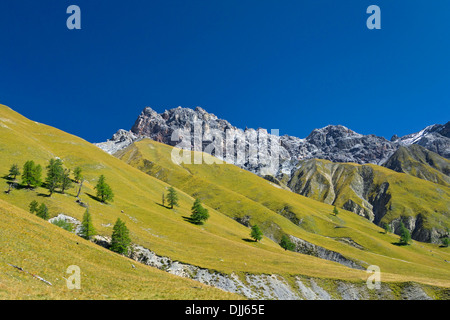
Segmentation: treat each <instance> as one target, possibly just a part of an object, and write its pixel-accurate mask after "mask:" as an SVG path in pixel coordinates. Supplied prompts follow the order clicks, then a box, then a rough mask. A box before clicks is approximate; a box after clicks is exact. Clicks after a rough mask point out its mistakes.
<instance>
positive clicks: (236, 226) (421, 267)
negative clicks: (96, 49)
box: [0, 105, 450, 297]
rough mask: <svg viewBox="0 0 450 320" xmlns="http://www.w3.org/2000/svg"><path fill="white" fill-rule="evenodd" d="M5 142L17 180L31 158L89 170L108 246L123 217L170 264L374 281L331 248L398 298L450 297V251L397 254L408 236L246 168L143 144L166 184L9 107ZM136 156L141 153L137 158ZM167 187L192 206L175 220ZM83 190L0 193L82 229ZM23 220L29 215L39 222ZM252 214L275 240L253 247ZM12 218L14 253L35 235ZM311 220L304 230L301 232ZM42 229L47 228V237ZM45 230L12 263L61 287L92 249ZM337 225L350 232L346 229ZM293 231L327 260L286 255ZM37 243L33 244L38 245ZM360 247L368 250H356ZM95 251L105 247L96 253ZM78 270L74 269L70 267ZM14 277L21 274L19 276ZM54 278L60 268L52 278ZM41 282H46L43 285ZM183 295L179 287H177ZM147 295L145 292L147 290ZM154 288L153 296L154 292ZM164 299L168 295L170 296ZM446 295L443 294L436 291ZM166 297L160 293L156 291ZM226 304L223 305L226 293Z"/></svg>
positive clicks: (3, 117)
mask: <svg viewBox="0 0 450 320" xmlns="http://www.w3.org/2000/svg"><path fill="white" fill-rule="evenodd" d="M0 137H1V139H0V150H1V152H0V172H3V174H5V175H6V174H7V172H8V169H9V167H10V166H11V165H12V164H14V163H17V164H19V167H21V165H22V164H23V163H24V162H25V161H26V160H34V161H35V162H37V163H39V164H41V165H42V166H44V167H45V165H46V164H47V163H48V161H49V160H50V159H51V158H54V157H59V158H60V159H62V161H63V163H64V165H65V166H66V167H67V168H70V169H73V168H74V167H76V166H81V167H82V169H83V173H84V176H85V179H86V181H85V183H84V184H83V189H82V193H81V199H82V200H83V201H84V202H87V203H89V206H90V211H91V213H92V215H93V220H94V226H95V228H96V229H97V231H98V233H99V234H100V235H102V236H110V235H111V232H112V224H114V222H115V221H116V219H117V218H118V217H120V218H121V219H122V220H124V221H125V222H126V224H127V226H128V228H129V229H130V235H131V238H132V240H133V242H134V243H136V244H139V245H141V246H143V247H145V248H149V249H151V250H152V251H154V252H156V253H157V254H158V255H160V256H165V257H169V258H170V259H172V260H173V261H178V262H182V263H187V264H190V265H194V266H200V267H202V268H207V269H209V270H215V272H216V273H221V274H227V275H233V276H235V277H238V278H243V279H245V278H246V277H249V276H252V275H257V274H268V275H274V276H275V275H276V276H277V277H279V276H282V277H284V279H287V280H286V281H288V283H289V285H290V286H291V287H292V288H295V290H298V287H296V285H295V281H294V280H293V279H295V277H298V276H301V277H315V278H316V279H319V278H320V279H322V280H321V281H324V283H330V284H336V281H351V282H356V283H359V284H363V283H365V279H366V277H367V273H366V272H365V271H364V270H359V269H357V268H349V267H348V266H345V265H343V264H342V263H339V262H338V261H334V262H333V261H330V260H327V259H325V257H323V255H322V253H321V252H323V251H322V250H321V249H320V248H323V249H326V250H328V251H325V253H327V252H328V253H330V252H331V251H332V252H335V253H338V254H340V256H338V258H340V257H341V256H342V257H344V258H345V259H347V260H350V261H355V262H356V263H358V264H360V265H363V267H364V266H367V265H368V264H376V265H379V266H380V267H381V268H382V270H383V279H384V280H383V281H384V283H385V284H386V285H387V286H388V287H389V288H391V289H392V290H393V289H394V288H395V287H396V286H397V285H398V284H399V283H406V282H411V281H413V282H416V283H420V284H422V285H423V284H429V285H433V286H440V287H444V288H448V287H450V273H449V270H448V264H447V262H445V260H447V261H449V260H450V253H449V252H448V248H447V249H446V248H439V247H438V246H435V245H431V244H417V243H413V245H411V246H407V247H401V246H396V245H393V244H392V243H396V242H397V241H398V237H397V236H395V235H392V234H387V235H385V234H382V233H380V231H381V229H380V228H378V227H377V226H375V225H373V224H371V223H370V222H369V221H367V220H366V219H364V218H362V217H359V216H357V215H354V214H352V213H350V212H345V211H343V212H342V214H341V215H340V216H339V217H334V216H332V215H331V214H330V212H332V209H333V207H332V206H329V205H327V204H323V203H320V202H317V201H314V200H312V199H308V198H305V197H302V196H300V195H296V194H294V193H292V192H289V191H286V190H282V189H279V188H278V187H276V186H274V185H272V184H271V183H269V182H268V181H266V180H264V179H262V178H260V177H258V176H256V175H254V174H251V173H249V172H247V171H245V170H242V169H239V168H238V167H236V166H232V165H225V166H224V165H195V166H191V167H186V166H178V165H175V164H174V163H172V162H171V161H170V154H171V152H172V150H173V148H172V147H170V146H167V145H163V144H159V143H156V142H153V144H152V143H151V141H150V143H149V144H147V142H148V141H144V140H142V141H140V142H138V143H137V144H140V143H142V146H146V148H147V150H146V152H149V153H150V155H151V154H153V155H154V156H157V157H158V159H153V160H154V161H151V160H148V161H150V162H151V163H146V164H145V163H144V164H145V165H147V166H148V165H150V166H152V168H153V169H154V170H157V172H159V174H160V177H159V179H157V178H155V177H152V176H149V175H148V174H145V173H143V172H142V171H140V170H138V169H136V168H133V167H132V166H130V165H128V164H126V163H125V162H124V161H122V160H119V159H117V158H115V157H113V156H111V155H109V154H107V153H105V152H103V151H102V150H100V149H99V148H97V147H95V146H93V145H92V144H90V143H88V142H86V141H84V140H83V139H80V138H77V137H75V136H72V135H70V134H67V133H64V132H62V131H60V130H57V129H55V128H52V127H49V126H46V125H43V124H39V123H36V122H34V121H30V120H28V119H26V118H24V117H23V116H21V115H19V114H17V113H16V112H14V111H12V110H11V109H9V108H7V107H5V106H1V105H0ZM128 151H130V152H132V151H133V150H131V148H130V150H128ZM127 155H129V160H130V163H131V162H132V161H134V160H136V161H140V160H142V161H144V159H145V157H143V156H141V159H140V160H138V157H133V156H132V154H131V153H129V154H127ZM124 160H125V158H124ZM100 174H104V175H105V177H106V180H107V182H108V183H109V184H110V185H111V188H112V189H113V191H114V193H115V199H114V202H113V203H110V204H107V205H105V204H102V203H100V202H98V201H97V200H96V198H95V190H94V185H95V183H96V182H97V179H98V176H99V175H100ZM164 175H165V176H166V178H164ZM165 179H166V180H165ZM161 180H165V181H167V182H169V183H170V184H173V185H174V186H175V187H177V188H178V193H179V198H180V207H178V208H176V209H175V210H169V209H167V208H165V207H163V206H162V205H161V195H162V194H163V193H165V192H167V187H168V186H169V185H168V184H167V183H166V182H165V181H161ZM0 181H3V183H4V188H5V189H6V188H7V182H8V179H7V178H3V179H2V180H0ZM237 182H239V183H237ZM76 191H77V190H76V189H70V190H69V191H68V192H67V193H66V194H61V193H58V192H56V193H54V194H53V195H52V196H51V197H48V196H47V195H48V190H47V189H45V188H42V187H40V188H37V189H35V190H28V189H26V188H17V189H13V190H12V191H11V192H10V193H9V194H6V193H3V192H2V193H1V194H0V200H2V202H1V204H0V207H2V210H9V209H8V206H12V207H13V208H14V207H17V208H19V211H20V210H24V211H27V210H28V205H29V203H30V202H31V201H32V200H36V201H38V202H40V203H42V202H43V203H45V204H46V205H47V206H48V207H49V211H50V214H51V216H52V217H53V216H56V215H58V214H60V213H64V214H66V215H69V216H71V217H74V218H76V219H78V220H81V219H82V215H83V213H84V211H85V209H84V208H83V207H81V206H80V205H79V204H78V203H76V202H75V200H76V198H75V195H76ZM216 191H218V192H219V191H220V192H223V193H222V194H219V195H223V197H220V196H218V194H217V193H216ZM197 196H200V197H201V198H202V199H203V201H204V203H205V204H206V207H207V208H208V209H209V212H210V216H211V217H210V219H209V220H208V222H207V223H206V224H205V225H203V226H197V225H193V224H191V223H189V222H188V221H186V218H185V217H188V216H189V215H190V208H191V206H192V204H193V202H194V197H197ZM11 210H12V209H11ZM11 210H10V211H11ZM280 210H282V211H280ZM12 212H14V210H12ZM21 212H22V215H25V216H26V215H27V214H28V213H25V212H23V211H21ZM247 215H248V216H250V219H249V220H248V222H249V223H250V224H254V223H259V224H261V226H262V227H263V229H264V231H265V233H266V234H267V236H268V237H264V238H263V240H262V241H261V242H257V243H255V242H252V241H248V237H249V233H250V230H249V228H248V227H247V226H246V225H245V224H246V223H245V221H246V216H247ZM232 217H234V218H239V217H240V218H242V219H243V220H240V222H241V223H238V222H237V221H236V220H234V219H232ZM29 218H30V219H34V220H33V221H36V219H37V218H35V217H33V216H31V215H30V216H29ZM11 220H12V219H9V221H6V222H5V224H4V225H2V229H1V230H7V231H6V232H7V233H10V234H9V235H8V237H7V238H0V239H8V241H12V243H14V238H13V236H14V235H16V234H17V230H20V229H24V230H25V229H27V228H28V227H27V226H26V225H25V222H23V221H16V225H13V223H12V221H11ZM300 221H302V223H301V224H300V225H298V222H300ZM42 224H43V226H44V227H45V228H44V227H40V226H41V225H42ZM243 224H244V225H243ZM38 225H39V228H41V229H40V230H42V232H34V231H29V232H25V233H24V235H23V237H22V236H21V237H17V238H18V239H20V241H17V244H16V243H14V246H12V247H10V248H11V249H10V250H9V251H8V252H7V253H6V254H5V255H2V258H3V257H13V256H14V255H16V256H17V257H18V259H21V260H18V261H14V262H15V263H13V264H16V265H20V262H21V261H22V262H23V264H22V265H21V267H23V268H24V269H25V270H29V271H30V272H36V273H37V274H39V275H40V276H42V277H44V278H46V277H47V278H48V279H47V280H51V279H55V278H56V277H57V276H56V273H58V274H59V267H58V268H57V270H56V269H53V267H52V266H51V264H52V263H53V262H52V259H53V258H52V257H55V256H64V254H66V256H67V257H68V259H69V258H70V254H68V253H66V249H68V250H71V248H72V246H73V247H75V246H79V245H76V242H79V243H80V240H81V239H80V238H78V237H76V236H74V235H71V234H69V233H67V236H68V238H67V245H65V244H64V243H66V242H63V241H62V240H55V241H52V242H50V243H51V244H53V243H58V241H60V243H62V244H61V246H59V247H58V248H56V249H53V248H52V247H51V246H50V243H49V242H46V241H47V240H45V239H51V238H52V237H53V233H54V230H56V232H57V234H61V233H63V234H64V235H65V234H66V231H63V230H61V229H58V228H56V227H54V226H52V225H50V224H49V223H48V222H45V221H40V220H39V223H38ZM47 226H48V228H47ZM336 226H341V227H340V228H336ZM281 232H283V233H287V234H289V235H291V236H293V237H295V238H296V239H301V240H304V241H307V242H308V243H309V244H312V245H314V246H315V247H314V248H316V249H317V252H318V253H317V255H311V254H302V253H297V252H290V251H285V250H283V249H282V248H281V247H280V246H279V245H278V243H277V242H276V241H273V240H277V239H278V238H277V237H278V236H279V235H280V234H281ZM47 233H48V234H47ZM27 235H32V237H33V238H32V239H31V236H30V237H27ZM272 239H273V240H272ZM348 239H351V240H352V241H353V242H352V241H350V240H348ZM77 240H78V241H77ZM0 241H3V240H0ZM81 241H82V240H81ZM41 242H42V243H43V244H42V253H39V252H40V250H39V248H40V243H41ZM83 243H84V242H83ZM354 243H357V244H359V245H360V246H362V247H363V248H364V249H360V248H358V247H356V245H354ZM87 245H88V246H89V247H90V246H93V244H90V243H88V244H87ZM319 247H320V248H319ZM27 248H28V249H29V250H27ZM80 248H81V249H82V250H81V249H80V251H78V253H79V256H78V257H79V259H80V260H81V261H88V259H89V258H88V257H86V256H83V255H84V248H85V247H80ZM95 248H96V249H97V247H95ZM98 249H99V250H102V251H101V252H106V254H107V255H113V256H117V255H114V254H112V253H110V252H108V251H104V249H101V248H99V247H98ZM21 250H22V251H21ZM16 251H17V252H16ZM2 252H3V251H2ZM33 252H38V253H39V254H37V255H36V257H37V258H36V259H35V260H34V261H35V262H33V263H32V264H34V266H33V265H32V264H29V263H30V261H32V260H25V259H29V257H30V255H31V254H33ZM41 254H42V255H44V257H43V259H41V258H40V256H39V255H41ZM46 255H48V256H46ZM41 257H42V256H41ZM105 259H106V260H108V263H109V261H110V262H111V263H114V259H112V258H111V259H110V258H109V256H108V257H105ZM121 259H125V258H121ZM69 260H71V259H69ZM102 260H103V259H100V258H99V259H98V260H95V261H99V262H98V264H97V265H93V266H90V267H89V266H85V267H83V268H87V269H88V270H94V269H98V270H100V269H101V263H102ZM347 260H346V261H347ZM27 261H28V262H27ZM124 261H129V260H126V259H125V260H124ZM5 262H7V261H5ZM66 262H67V261H66V260H64V265H65V264H66ZM80 263H81V262H80ZM49 264H50V266H49ZM70 264H77V263H76V262H75V263H73V262H71V263H70ZM7 268H10V267H9V266H7ZM139 268H140V266H137V269H139ZM41 270H42V271H41ZM45 270H49V271H48V273H47V271H45ZM51 270H53V271H51ZM139 270H140V269H139ZM146 270H147V269H146ZM44 271H45V272H44ZM14 272H15V271H14ZM89 274H91V273H89ZM111 274H112V273H109V274H108V273H107V274H106V275H105V277H104V278H101V282H100V286H101V287H102V286H106V285H107V284H105V282H106V281H107V279H108V277H109V276H111ZM49 275H50V276H49ZM125 277H126V276H125ZM134 279H135V278H133V281H134ZM170 279H172V278H170ZM32 280H33V281H35V279H32ZM291 280H292V281H291ZM25 281H26V280H24V279H23V278H20V280H18V281H15V282H9V283H7V284H5V285H4V286H3V287H2V290H3V292H4V294H5V295H7V296H14V290H15V289H14V287H13V286H15V287H16V288H18V289H17V291H16V292H17V296H19V295H21V294H22V293H23V291H26V290H28V289H27V288H28V284H27V282H25ZM162 281H163V280H162ZM121 283H122V285H123V287H127V288H128V289H129V290H130V293H129V295H130V296H131V297H137V296H143V297H145V296H146V295H145V293H142V295H140V294H139V293H137V292H136V291H133V289H131V288H129V286H132V284H127V283H126V282H121ZM168 283H170V281H169V280H168ZM22 284H23V287H22V288H21V286H22ZM171 285H174V286H176V284H171ZM139 288H140V287H139V286H138V287H137V291H139ZM181 288H183V285H181ZM193 289H194V288H193ZM22 290H23V291H22ZM92 290H93V291H92V295H95V294H96V293H95V286H94V287H92ZM101 290H102V289H99V291H101ZM142 290H145V289H143V288H142V289H141V291H142ZM155 290H157V288H155ZM164 290H165V289H164V288H161V292H164ZM329 290H331V291H332V292H334V290H335V287H334V286H330V288H329ZM434 290H435V289H432V292H434ZM436 290H437V289H436ZM194 291H195V290H194ZM35 292H37V291H35ZM214 292H217V291H214ZM427 292H428V291H427ZM102 293H103V292H102ZM122 293H123V295H122ZM122 293H118V294H117V296H123V297H126V296H128V293H126V292H125V293H124V292H122ZM186 293H187V294H191V293H192V296H191V297H196V296H195V293H194V292H190V293H189V291H188V290H186ZM36 294H37V293H36ZM156 294H159V292H158V291H156ZM173 294H174V295H173V296H170V297H185V296H183V295H181V294H180V292H179V291H177V290H175V289H174V290H173ZM50 296H52V297H59V296H61V294H60V293H59V292H57V291H54V295H50ZM201 296H202V295H201V294H199V295H198V297H201ZM214 296H215V293H212V297H214ZM34 297H36V296H34ZM160 297H169V295H167V294H165V293H164V294H161V295H160ZM216 297H219V294H217V296H216Z"/></svg>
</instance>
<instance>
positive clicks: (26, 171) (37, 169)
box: [22, 160, 42, 188]
mask: <svg viewBox="0 0 450 320" xmlns="http://www.w3.org/2000/svg"><path fill="white" fill-rule="evenodd" d="M41 175H42V167H41V165H39V164H38V165H36V164H35V163H34V161H33V160H28V161H27V162H25V164H24V165H23V170H22V184H24V185H26V186H27V187H28V188H36V187H39V186H40V185H41V183H42V180H41Z"/></svg>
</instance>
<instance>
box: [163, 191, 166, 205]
mask: <svg viewBox="0 0 450 320" xmlns="http://www.w3.org/2000/svg"><path fill="white" fill-rule="evenodd" d="M162 205H163V207H165V206H166V199H165V198H164V192H163V194H162Z"/></svg>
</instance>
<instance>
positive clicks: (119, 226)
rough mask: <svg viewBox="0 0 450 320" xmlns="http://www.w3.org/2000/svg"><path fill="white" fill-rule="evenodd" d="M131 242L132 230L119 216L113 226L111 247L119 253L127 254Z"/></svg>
mask: <svg viewBox="0 0 450 320" xmlns="http://www.w3.org/2000/svg"><path fill="white" fill-rule="evenodd" d="M130 244H131V239H130V232H129V231H128V228H127V226H126V225H125V222H123V221H122V220H120V218H118V219H117V221H116V223H115V224H114V227H113V233H112V237H111V247H110V249H111V250H112V251H114V252H117V253H119V254H127V253H128V249H129V247H130Z"/></svg>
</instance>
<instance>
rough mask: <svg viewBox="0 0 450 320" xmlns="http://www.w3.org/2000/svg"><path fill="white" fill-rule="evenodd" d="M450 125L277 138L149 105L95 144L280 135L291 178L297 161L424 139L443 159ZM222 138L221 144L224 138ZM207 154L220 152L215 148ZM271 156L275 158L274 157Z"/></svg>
mask: <svg viewBox="0 0 450 320" xmlns="http://www.w3.org/2000/svg"><path fill="white" fill-rule="evenodd" d="M449 126H450V123H447V124H445V125H433V126H429V127H427V128H425V129H424V130H421V131H420V132H418V133H415V134H411V135H407V136H404V137H401V138H399V137H397V136H395V137H393V138H392V139H391V141H388V140H386V139H385V138H383V137H378V136H375V135H373V134H369V135H362V134H359V133H356V132H354V131H352V130H350V129H348V128H346V127H344V126H342V125H328V126H326V127H324V128H320V129H314V130H313V131H312V132H311V133H310V134H309V135H308V136H307V137H306V138H305V139H300V138H298V137H294V136H289V135H283V136H281V137H279V138H278V137H277V136H274V135H272V132H268V130H266V129H262V128H258V129H257V130H255V129H248V128H245V130H242V129H239V128H237V127H235V126H233V125H232V124H231V123H229V122H228V121H226V120H224V119H220V118H218V117H217V116H216V115H214V114H211V113H208V112H206V111H205V110H204V109H202V108H200V107H197V108H196V109H195V110H193V109H190V108H182V107H178V108H173V109H169V110H165V111H164V112H162V113H158V112H156V111H155V110H153V109H152V108H150V107H146V108H145V109H144V110H143V111H142V112H141V114H140V115H139V116H138V118H137V119H136V121H135V123H134V125H133V127H132V128H131V130H130V131H126V130H119V131H118V132H117V133H116V134H114V135H113V137H112V138H111V139H110V140H108V141H107V142H103V143H98V144H97V146H99V147H100V148H102V149H103V150H105V151H107V152H109V153H110V154H113V153H115V152H117V151H119V150H121V149H123V148H125V147H127V146H128V145H130V144H131V143H132V142H133V141H137V140H139V139H142V138H143V137H146V138H150V139H152V140H155V141H158V142H161V143H165V144H168V145H171V146H175V145H177V143H179V140H178V138H179V136H178V135H177V132H178V131H181V132H182V136H183V139H182V140H183V141H184V142H185V143H188V144H189V145H190V146H194V145H195V142H196V141H194V134H195V133H198V134H199V136H200V137H197V138H196V139H198V140H203V141H201V142H200V143H199V146H200V148H201V150H200V151H205V150H206V149H205V148H206V147H207V146H208V145H209V143H210V142H211V140H213V139H214V138H213V137H216V138H215V139H218V138H217V137H220V139H221V140H222V141H226V138H227V134H229V135H230V136H234V137H235V138H234V139H233V140H232V142H233V147H234V145H237V144H238V138H237V137H239V139H244V140H246V144H245V146H244V147H242V149H243V150H245V151H246V152H248V150H249V148H250V146H249V145H250V142H249V141H253V140H252V139H255V140H254V141H255V142H254V143H253V145H254V147H257V146H256V145H257V144H259V141H260V140H259V139H261V140H264V139H269V140H272V139H273V140H274V141H276V140H277V139H279V141H280V144H281V145H280V149H279V162H276V163H273V166H274V167H275V168H274V169H275V170H273V171H274V173H271V175H272V176H274V177H276V178H278V179H279V180H282V181H284V180H286V179H288V178H289V177H290V175H291V174H292V170H295V166H296V164H297V163H298V161H302V160H307V159H314V158H318V159H325V160H330V161H333V162H353V163H359V164H369V163H372V164H378V165H382V164H383V163H384V162H386V161H387V159H388V158H389V157H390V156H391V155H392V154H393V153H394V152H395V151H396V150H397V149H398V148H399V147H400V146H408V145H411V144H420V145H422V146H424V147H425V148H427V149H430V150H432V151H433V152H436V153H438V154H439V155H441V156H443V157H445V158H450V137H448V135H449V134H448V132H449V129H448V128H449ZM211 136H212V137H211ZM202 138H203V139H202ZM256 141H258V142H256ZM219 143H220V144H222V142H219ZM258 147H259V146H258ZM220 149H221V154H222V155H225V154H226V152H227V150H226V149H227V145H226V144H225V143H223V144H222V147H221V148H220ZM192 150H194V149H192ZM195 150H196V151H199V150H197V149H195ZM237 150H238V149H236V150H234V149H233V150H230V153H233V154H234V156H235V158H237V156H236V154H237ZM267 152H268V154H269V155H270V156H272V155H273V153H272V152H273V150H272V149H271V148H268V150H267ZM208 153H210V154H212V155H218V154H217V153H216V150H212V152H208ZM251 160H252V159H251V158H250V157H249V156H248V155H247V156H246V158H245V159H244V160H243V161H242V162H239V163H235V164H236V165H238V166H239V167H241V168H244V169H246V170H249V171H251V172H253V173H256V174H258V175H261V176H264V175H266V173H265V167H264V166H261V165H258V164H256V165H255V164H254V163H252V161H251ZM269 160H270V161H271V162H274V161H273V160H271V159H269ZM228 161H229V162H231V161H230V160H228Z"/></svg>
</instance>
